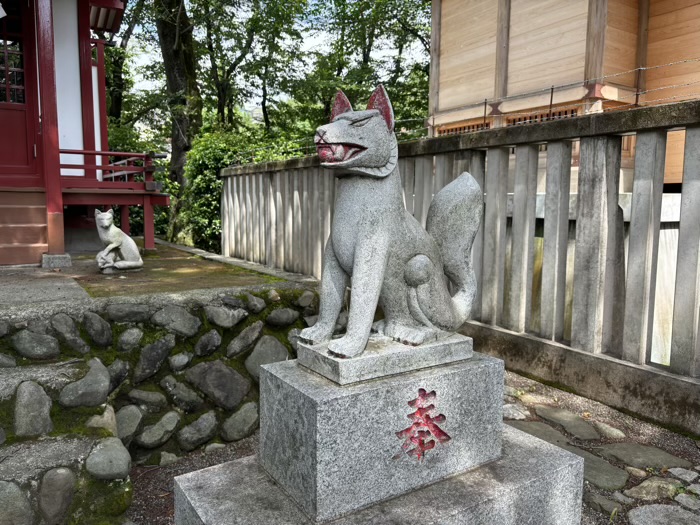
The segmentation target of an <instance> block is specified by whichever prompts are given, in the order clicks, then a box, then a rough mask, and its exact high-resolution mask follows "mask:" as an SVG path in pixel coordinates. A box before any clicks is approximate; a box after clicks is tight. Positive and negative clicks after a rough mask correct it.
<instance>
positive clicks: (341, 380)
mask: <svg viewBox="0 0 700 525" xmlns="http://www.w3.org/2000/svg"><path fill="white" fill-rule="evenodd" d="M473 353H474V347H473V345H472V340H471V338H470V337H466V336H463V335H460V334H454V335H452V336H450V337H447V338H445V339H441V340H439V341H433V342H431V343H426V344H424V345H420V346H408V345H405V344H402V343H399V342H396V341H394V340H393V339H391V338H389V337H385V336H381V335H377V334H372V336H371V337H370V339H369V342H368V343H367V348H366V349H365V351H364V352H363V353H362V354H360V355H359V356H357V357H353V358H352V359H346V358H342V357H337V356H333V355H330V354H329V353H328V343H322V344H319V345H307V344H306V343H303V342H299V348H298V351H297V355H298V360H299V364H301V365H303V366H305V367H306V368H310V369H311V370H313V371H314V372H316V373H318V374H321V375H322V376H324V377H327V378H328V379H330V380H331V381H334V382H336V383H338V384H340V385H347V384H350V383H357V382H359V381H366V380H368V379H376V378H379V377H385V376H390V375H396V374H402V373H404V372H413V371H414V370H421V369H423V368H429V367H431V366H438V365H445V364H449V363H454V362H456V361H462V360H464V359H469V358H470V357H471V356H472V354H473Z"/></svg>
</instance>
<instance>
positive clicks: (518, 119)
mask: <svg viewBox="0 0 700 525" xmlns="http://www.w3.org/2000/svg"><path fill="white" fill-rule="evenodd" d="M576 116H578V109H564V110H557V109H556V108H554V109H553V110H552V111H551V113H550V112H549V111H544V112H538V113H530V114H528V115H522V114H519V115H517V116H507V117H506V126H521V125H523V124H535V123H537V122H548V121H550V120H561V119H565V118H573V117H576Z"/></svg>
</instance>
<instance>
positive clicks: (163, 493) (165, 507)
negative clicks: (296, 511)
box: [127, 432, 262, 525]
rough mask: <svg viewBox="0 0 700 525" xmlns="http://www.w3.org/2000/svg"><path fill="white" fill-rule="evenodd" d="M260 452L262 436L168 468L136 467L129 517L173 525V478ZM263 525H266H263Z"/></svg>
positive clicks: (142, 524) (139, 523)
mask: <svg viewBox="0 0 700 525" xmlns="http://www.w3.org/2000/svg"><path fill="white" fill-rule="evenodd" d="M257 452H258V433H257V432H256V433H255V434H253V435H252V436H251V437H249V438H246V439H243V440H241V441H237V442H236V443H230V444H228V445H226V448H224V449H220V450H217V451H214V452H211V453H209V454H205V453H204V451H202V450H200V451H196V452H192V453H191V454H188V455H187V456H184V457H182V458H181V459H179V460H178V461H177V462H176V463H173V464H172V465H168V466H166V467H134V468H133V469H131V480H132V482H133V484H134V500H133V503H132V504H131V507H130V508H129V512H128V513H127V516H128V518H129V519H131V520H132V521H133V522H134V523H135V524H136V525H172V524H173V523H175V519H174V512H175V511H174V499H173V478H175V477H177V476H181V475H182V474H187V473H188V472H193V471H195V470H200V469H203V468H207V467H211V466H214V465H219V464H221V463H226V462H228V461H233V460H234V459H238V458H242V457H245V456H250V455H252V454H256V453H257ZM261 525H262V524H261Z"/></svg>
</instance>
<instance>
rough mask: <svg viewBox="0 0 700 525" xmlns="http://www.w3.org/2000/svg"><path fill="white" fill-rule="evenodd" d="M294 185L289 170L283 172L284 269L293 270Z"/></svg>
mask: <svg viewBox="0 0 700 525" xmlns="http://www.w3.org/2000/svg"><path fill="white" fill-rule="evenodd" d="M294 251H295V250H294V187H293V185H292V175H291V170H286V171H285V172H284V256H285V261H284V269H285V270H287V271H290V272H293V271H294Z"/></svg>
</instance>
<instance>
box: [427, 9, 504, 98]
mask: <svg viewBox="0 0 700 525" xmlns="http://www.w3.org/2000/svg"><path fill="white" fill-rule="evenodd" d="M497 14H498V2H497V1H494V0H442V13H441V26H442V29H441V38H440V88H439V89H440V96H439V109H440V110H441V111H444V110H447V109H452V108H456V107H460V106H464V105H468V104H472V103H479V102H483V100H484V99H486V98H489V99H490V98H493V96H494V83H495V77H496V32H497Z"/></svg>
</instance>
